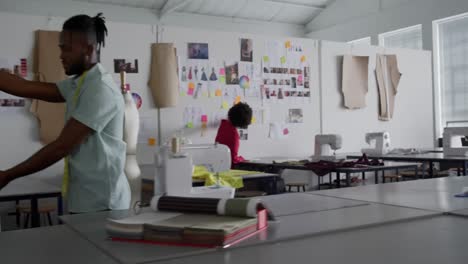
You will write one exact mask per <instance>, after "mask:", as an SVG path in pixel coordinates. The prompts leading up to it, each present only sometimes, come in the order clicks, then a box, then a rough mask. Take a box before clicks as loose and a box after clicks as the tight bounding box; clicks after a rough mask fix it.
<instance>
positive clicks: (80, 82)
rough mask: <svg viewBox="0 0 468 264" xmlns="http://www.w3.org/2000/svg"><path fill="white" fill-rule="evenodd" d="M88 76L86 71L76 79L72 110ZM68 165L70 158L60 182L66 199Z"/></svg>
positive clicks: (68, 179) (66, 160)
mask: <svg viewBox="0 0 468 264" xmlns="http://www.w3.org/2000/svg"><path fill="white" fill-rule="evenodd" d="M87 74H88V71H85V72H83V74H81V76H80V77H78V82H77V83H76V89H75V93H73V98H72V99H73V101H72V103H73V109H74V108H75V107H76V104H77V102H78V97H79V96H80V92H81V87H82V86H83V83H84V80H85V78H86V75H87ZM69 163H70V157H68V156H67V157H65V164H64V167H63V180H62V196H63V197H66V196H67V194H68V183H69V181H70V168H69Z"/></svg>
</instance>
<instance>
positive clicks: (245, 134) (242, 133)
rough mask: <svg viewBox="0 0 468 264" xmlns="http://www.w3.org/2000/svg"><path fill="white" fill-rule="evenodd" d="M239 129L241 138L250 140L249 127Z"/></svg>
mask: <svg viewBox="0 0 468 264" xmlns="http://www.w3.org/2000/svg"><path fill="white" fill-rule="evenodd" d="M238 131H239V139H240V140H248V139H249V131H248V130H247V129H241V128H239V129H238Z"/></svg>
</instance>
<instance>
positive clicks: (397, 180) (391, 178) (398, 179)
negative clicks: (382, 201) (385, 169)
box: [383, 174, 401, 183]
mask: <svg viewBox="0 0 468 264" xmlns="http://www.w3.org/2000/svg"><path fill="white" fill-rule="evenodd" d="M386 179H389V180H390V182H393V181H396V182H399V181H400V179H401V175H398V174H392V175H385V176H384V177H383V182H384V183H385V180H386Z"/></svg>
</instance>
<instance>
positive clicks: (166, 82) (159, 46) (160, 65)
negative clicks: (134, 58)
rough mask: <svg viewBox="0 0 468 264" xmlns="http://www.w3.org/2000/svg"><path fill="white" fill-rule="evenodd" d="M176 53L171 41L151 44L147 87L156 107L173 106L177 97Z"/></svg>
mask: <svg viewBox="0 0 468 264" xmlns="http://www.w3.org/2000/svg"><path fill="white" fill-rule="evenodd" d="M177 69H178V68H177V55H176V49H175V48H174V45H173V44H172V43H154V44H152V45H151V73H150V80H149V83H148V85H149V87H150V88H151V93H152V94H153V101H154V104H155V106H156V107H157V108H164V107H173V106H176V105H177V101H178V99H179V78H178V75H177Z"/></svg>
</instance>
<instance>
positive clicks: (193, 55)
mask: <svg viewBox="0 0 468 264" xmlns="http://www.w3.org/2000/svg"><path fill="white" fill-rule="evenodd" d="M187 55H188V58H189V59H195V60H207V59H209V55H208V43H188V44H187Z"/></svg>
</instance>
